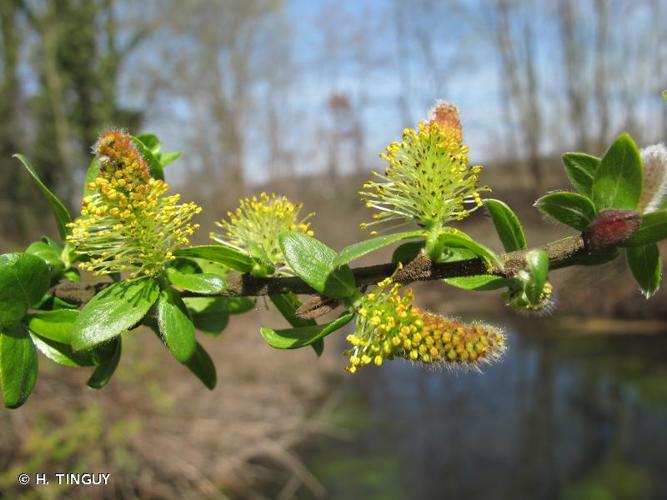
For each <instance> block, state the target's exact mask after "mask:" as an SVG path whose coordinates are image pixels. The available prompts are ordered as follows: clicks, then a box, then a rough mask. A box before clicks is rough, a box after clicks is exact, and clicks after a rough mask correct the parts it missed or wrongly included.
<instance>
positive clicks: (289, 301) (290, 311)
mask: <svg viewBox="0 0 667 500" xmlns="http://www.w3.org/2000/svg"><path fill="white" fill-rule="evenodd" d="M269 299H271V302H273V305H275V306H276V309H278V311H280V314H282V315H283V318H285V319H286V320H287V322H288V323H289V324H290V325H292V326H293V327H295V328H300V327H304V326H314V325H317V322H316V321H315V320H314V319H304V318H300V317H299V316H297V315H296V311H297V309H299V307H301V305H302V303H301V301H300V300H299V298H298V297H297V296H296V295H295V294H293V293H291V292H289V293H283V294H280V295H269ZM310 346H311V347H312V348H313V350H314V351H315V354H317V355H318V356H321V355H322V352H323V351H324V339H319V340H317V341H315V342H313V343H312V344H310Z"/></svg>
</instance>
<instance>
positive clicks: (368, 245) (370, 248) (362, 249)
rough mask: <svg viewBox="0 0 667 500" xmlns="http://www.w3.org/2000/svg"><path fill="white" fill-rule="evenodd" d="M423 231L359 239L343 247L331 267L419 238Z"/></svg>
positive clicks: (423, 234)
mask: <svg viewBox="0 0 667 500" xmlns="http://www.w3.org/2000/svg"><path fill="white" fill-rule="evenodd" d="M425 234H426V233H425V232H424V231H409V232H405V233H395V234H387V235H384V236H378V237H377V238H372V239H370V240H365V241H360V242H358V243H354V244H352V245H350V246H347V247H345V248H343V249H342V250H341V251H340V253H339V254H338V255H337V256H336V258H335V259H334V261H333V267H339V266H342V265H343V264H347V263H348V262H352V261H353V260H356V259H358V258H359V257H362V256H364V255H366V254H368V253H371V252H375V251H376V250H379V249H380V248H383V247H386V246H387V245H391V244H392V243H396V242H397V241H401V240H408V239H411V238H419V237H423V236H425Z"/></svg>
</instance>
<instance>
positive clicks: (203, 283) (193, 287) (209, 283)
mask: <svg viewBox="0 0 667 500" xmlns="http://www.w3.org/2000/svg"><path fill="white" fill-rule="evenodd" d="M167 278H168V279H169V281H170V282H171V284H172V285H174V286H175V287H176V288H181V289H183V290H189V291H191V292H197V293H204V294H216V293H220V292H222V291H223V290H224V289H225V287H226V286H227V283H226V281H225V278H223V277H222V276H218V275H216V274H209V273H199V274H188V273H182V272H180V271H178V270H177V269H174V268H169V269H167Z"/></svg>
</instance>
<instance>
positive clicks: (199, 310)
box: [183, 297, 255, 315]
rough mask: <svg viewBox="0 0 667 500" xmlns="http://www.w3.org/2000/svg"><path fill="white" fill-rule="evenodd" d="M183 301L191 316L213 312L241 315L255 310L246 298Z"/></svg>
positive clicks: (191, 299) (190, 298)
mask: <svg viewBox="0 0 667 500" xmlns="http://www.w3.org/2000/svg"><path fill="white" fill-rule="evenodd" d="M183 301H184V302H185V305H186V306H187V308H188V310H189V311H190V312H191V313H192V314H193V315H194V314H207V313H214V312H226V313H228V314H243V313H244V312H248V311H250V310H252V309H254V308H255V302H254V301H253V300H250V299H249V298H247V297H186V298H185V299H183Z"/></svg>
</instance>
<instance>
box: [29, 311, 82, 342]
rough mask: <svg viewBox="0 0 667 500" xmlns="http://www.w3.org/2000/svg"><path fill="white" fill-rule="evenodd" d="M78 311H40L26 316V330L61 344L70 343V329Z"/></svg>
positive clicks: (77, 315)
mask: <svg viewBox="0 0 667 500" xmlns="http://www.w3.org/2000/svg"><path fill="white" fill-rule="evenodd" d="M78 317H79V311H76V310H72V309H59V310H56V311H40V312H37V313H34V314H29V315H28V316H27V324H28V329H29V330H30V331H31V332H33V333H36V334H37V335H39V336H40V337H44V338H46V339H49V340H53V341H55V342H59V343H61V344H70V343H71V342H72V328H73V327H74V322H75V321H76V318H78Z"/></svg>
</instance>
